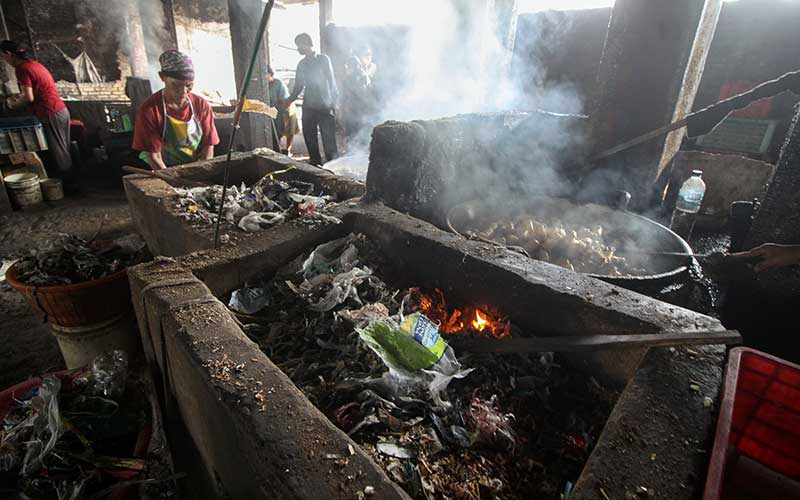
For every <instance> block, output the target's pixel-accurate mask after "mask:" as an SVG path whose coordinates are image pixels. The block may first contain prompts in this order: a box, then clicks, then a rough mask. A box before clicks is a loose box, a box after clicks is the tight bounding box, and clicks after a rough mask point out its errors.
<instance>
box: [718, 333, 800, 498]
mask: <svg viewBox="0 0 800 500" xmlns="http://www.w3.org/2000/svg"><path fill="white" fill-rule="evenodd" d="M740 498H781V499H790V498H800V366H798V365H795V364H792V363H789V362H787V361H784V360H782V359H779V358H776V357H774V356H770V355H768V354H765V353H762V352H759V351H756V350H753V349H749V348H746V347H737V348H735V349H732V350H731V353H730V357H729V359H728V366H727V369H726V374H725V386H724V388H723V399H722V404H721V405H720V413H719V419H718V420H717V432H716V437H715V440H714V449H713V452H712V454H711V463H710V465H709V469H708V477H707V479H706V487H705V493H704V495H703V500H717V499H740Z"/></svg>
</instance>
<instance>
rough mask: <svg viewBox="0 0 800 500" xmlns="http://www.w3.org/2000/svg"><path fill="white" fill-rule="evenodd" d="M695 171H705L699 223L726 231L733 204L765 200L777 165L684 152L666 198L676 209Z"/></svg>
mask: <svg viewBox="0 0 800 500" xmlns="http://www.w3.org/2000/svg"><path fill="white" fill-rule="evenodd" d="M692 170H702V171H703V180H704V181H705V183H706V194H705V196H704V197H703V206H702V208H701V210H700V217H699V219H698V222H699V223H700V224H703V225H708V226H713V227H716V228H723V227H724V225H725V224H726V223H727V221H728V217H729V216H730V208H731V203H733V202H734V201H753V199H754V198H758V199H761V200H763V199H764V195H765V193H766V191H767V185H768V184H769V181H770V180H771V179H772V174H773V173H774V172H775V165H772V164H771V163H766V162H763V161H759V160H753V159H751V158H746V157H744V156H738V155H721V154H711V153H704V152H702V151H681V152H679V153H678V154H677V155H675V161H674V167H673V170H672V179H671V182H670V186H669V191H668V193H667V196H666V198H665V200H664V201H665V203H666V205H667V206H670V207H671V206H674V204H675V201H676V200H677V197H678V191H679V190H680V187H681V185H682V184H683V182H684V181H685V180H686V179H688V178H689V177H690V176H691V175H692Z"/></svg>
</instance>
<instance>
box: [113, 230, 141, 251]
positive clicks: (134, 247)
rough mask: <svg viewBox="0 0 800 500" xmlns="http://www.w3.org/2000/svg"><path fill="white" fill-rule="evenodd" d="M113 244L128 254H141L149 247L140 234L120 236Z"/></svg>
mask: <svg viewBox="0 0 800 500" xmlns="http://www.w3.org/2000/svg"><path fill="white" fill-rule="evenodd" d="M113 243H114V245H115V246H118V247H119V248H121V249H123V250H124V251H126V252H128V253H139V252H141V251H142V250H144V247H145V246H147V243H146V242H145V241H144V239H143V238H142V237H141V236H139V235H138V234H129V235H126V236H120V237H119V238H117V239H115V240H114V242H113Z"/></svg>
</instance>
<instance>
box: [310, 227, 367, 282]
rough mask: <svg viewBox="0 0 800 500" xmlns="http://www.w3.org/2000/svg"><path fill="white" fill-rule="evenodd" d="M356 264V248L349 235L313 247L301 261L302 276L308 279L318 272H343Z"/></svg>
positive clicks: (318, 273)
mask: <svg viewBox="0 0 800 500" xmlns="http://www.w3.org/2000/svg"><path fill="white" fill-rule="evenodd" d="M357 264H358V249H357V248H356V246H355V245H354V244H353V236H352V235H350V236H346V237H344V238H339V239H338V240H333V241H329V242H328V243H323V244H322V245H320V246H318V247H317V248H315V249H314V251H313V252H311V254H310V255H309V256H308V258H307V259H306V260H305V261H304V262H303V277H304V278H306V279H309V278H312V277H314V276H318V275H320V274H339V273H344V272H347V271H349V270H351V269H353V267H355V266H356V265H357Z"/></svg>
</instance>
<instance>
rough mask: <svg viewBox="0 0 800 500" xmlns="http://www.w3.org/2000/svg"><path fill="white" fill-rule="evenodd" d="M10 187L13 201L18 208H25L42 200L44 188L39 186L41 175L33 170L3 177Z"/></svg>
mask: <svg viewBox="0 0 800 500" xmlns="http://www.w3.org/2000/svg"><path fill="white" fill-rule="evenodd" d="M3 182H5V184H6V186H7V187H8V195H9V198H11V202H12V203H13V204H14V205H15V206H16V207H18V208H24V207H27V206H30V205H35V204H37V203H41V202H42V189H41V188H40V187H39V176H38V175H36V174H34V173H31V172H23V173H20V174H11V175H9V176H6V177H4V178H3Z"/></svg>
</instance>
